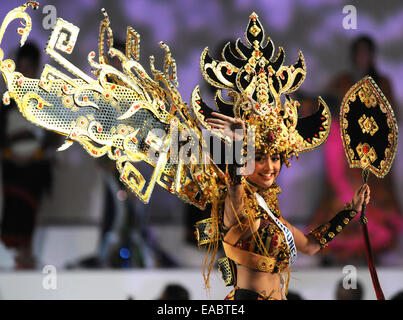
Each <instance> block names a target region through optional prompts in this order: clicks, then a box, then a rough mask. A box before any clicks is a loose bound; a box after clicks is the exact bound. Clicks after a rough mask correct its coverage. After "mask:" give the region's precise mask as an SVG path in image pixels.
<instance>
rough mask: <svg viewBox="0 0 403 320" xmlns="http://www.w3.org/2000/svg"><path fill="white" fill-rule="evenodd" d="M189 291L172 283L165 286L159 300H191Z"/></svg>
mask: <svg viewBox="0 0 403 320" xmlns="http://www.w3.org/2000/svg"><path fill="white" fill-rule="evenodd" d="M189 299H190V296H189V291H188V290H187V289H186V288H185V287H184V286H182V285H180V284H176V283H171V284H168V285H166V286H165V288H164V289H163V291H162V293H161V296H160V297H159V298H158V300H189Z"/></svg>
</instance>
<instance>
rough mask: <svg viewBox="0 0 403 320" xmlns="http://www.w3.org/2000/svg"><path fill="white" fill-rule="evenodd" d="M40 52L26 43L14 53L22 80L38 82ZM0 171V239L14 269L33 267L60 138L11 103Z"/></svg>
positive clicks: (5, 112)
mask: <svg viewBox="0 0 403 320" xmlns="http://www.w3.org/2000/svg"><path fill="white" fill-rule="evenodd" d="M40 59H41V56H40V51H39V49H38V47H37V46H36V45H35V44H34V43H30V42H27V43H26V44H25V45H24V46H23V47H21V48H19V49H18V52H17V57H16V70H17V71H18V72H21V73H22V74H23V75H24V76H25V77H28V78H38V68H39V65H40ZM0 117H1V120H0V121H1V139H0V141H1V171H2V187H3V191H2V197H3V207H2V220H1V229H0V238H1V241H2V242H3V244H4V245H5V247H6V248H8V249H15V252H16V254H15V268H16V269H32V268H35V266H36V260H35V257H34V255H33V249H32V239H33V233H34V230H35V225H36V220H37V216H38V212H39V210H40V206H41V201H42V198H43V195H44V193H45V192H49V191H50V190H51V187H52V163H53V154H52V150H53V151H55V149H56V145H57V144H58V143H59V141H60V138H59V137H60V136H58V135H56V134H53V133H52V132H45V131H44V130H42V129H41V128H39V127H35V126H34V125H32V124H30V123H29V122H27V121H26V119H24V118H23V117H22V115H21V114H20V113H19V111H18V108H17V107H16V106H15V103H14V101H12V102H11V105H10V106H2V108H1V110H0Z"/></svg>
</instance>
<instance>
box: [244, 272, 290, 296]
mask: <svg viewBox="0 0 403 320" xmlns="http://www.w3.org/2000/svg"><path fill="white" fill-rule="evenodd" d="M237 286H238V287H239V288H241V289H248V290H252V291H255V292H257V293H259V294H261V295H263V296H265V297H269V298H271V299H278V300H282V290H281V279H280V274H279V273H269V272H261V271H257V270H252V269H250V268H248V267H245V266H243V265H240V264H238V265H237Z"/></svg>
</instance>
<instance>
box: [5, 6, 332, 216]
mask: <svg viewBox="0 0 403 320" xmlns="http://www.w3.org/2000/svg"><path fill="white" fill-rule="evenodd" d="M28 7H32V8H34V9H36V8H37V7H38V3H37V2H34V1H30V2H27V3H26V4H25V5H22V6H20V7H18V8H16V9H14V10H12V11H10V12H9V13H8V14H7V15H6V17H5V18H4V20H3V22H2V25H1V28H0V47H1V45H2V42H1V40H2V38H3V35H4V32H5V30H6V29H7V27H8V25H9V24H10V23H11V22H12V21H13V20H15V19H22V20H23V21H24V22H25V24H24V25H23V28H19V29H18V30H17V32H18V34H19V35H20V36H21V41H20V43H21V46H22V45H23V44H24V42H25V40H26V39H27V37H28V35H29V32H30V30H31V19H30V17H29V15H28V14H27V13H26V9H27V8H28ZM103 14H104V19H103V20H102V22H101V26H100V34H99V48H98V49H99V50H98V61H96V59H95V58H96V53H95V52H94V51H92V52H90V53H89V54H88V62H89V64H90V66H91V68H92V73H93V75H88V74H86V73H84V72H83V71H82V70H80V69H79V68H78V67H76V66H75V65H73V64H72V63H71V62H70V61H68V60H67V59H66V58H65V56H64V54H71V53H72V51H73V49H74V46H75V43H76V40H77V36H78V33H79V28H78V27H76V26H74V25H73V24H71V23H69V22H67V21H65V20H63V19H61V18H58V19H57V22H56V25H55V27H54V29H53V31H52V33H51V35H50V38H49V41H48V43H47V46H46V48H45V52H46V53H47V54H48V55H49V56H50V57H51V58H53V59H54V60H55V61H56V62H58V63H59V64H60V65H61V66H62V67H63V68H64V69H66V71H68V72H69V73H71V74H72V75H74V76H75V78H72V77H71V76H69V75H67V74H66V73H64V72H62V71H60V70H58V69H56V68H54V67H52V66H50V65H45V67H44V69H43V71H42V73H41V76H40V78H39V79H30V78H26V77H24V75H23V74H21V73H19V72H16V71H15V64H14V62H13V61H12V60H10V59H4V54H3V51H2V50H1V48H0V62H1V72H2V74H3V76H4V79H5V81H6V84H7V88H8V91H7V92H5V93H4V95H3V102H4V103H5V104H9V103H10V99H11V98H12V99H14V100H15V102H16V104H17V105H18V108H19V110H20V111H21V113H22V114H23V115H24V116H25V117H26V118H27V119H28V120H29V121H31V122H33V123H34V124H36V125H38V126H41V127H43V128H45V129H48V130H52V131H55V132H57V133H60V134H62V135H64V136H66V142H65V143H64V145H63V146H62V147H61V148H59V150H65V149H67V148H68V147H69V146H70V145H71V144H72V143H73V142H78V143H79V144H80V145H82V146H83V148H84V149H85V150H86V151H87V152H88V153H89V154H90V155H91V156H93V157H101V156H104V155H107V156H108V157H109V158H110V159H111V160H114V161H116V167H117V169H118V171H119V173H120V178H121V180H122V182H123V183H124V184H125V185H126V186H127V187H128V188H129V189H130V190H132V191H133V192H134V193H135V194H136V195H137V196H138V197H139V198H140V199H141V200H142V201H143V202H145V203H147V202H148V201H149V199H150V196H151V193H152V190H153V188H154V186H155V184H159V185H160V186H162V187H163V188H165V189H166V190H168V191H170V192H171V193H174V194H176V195H178V197H180V198H181V199H183V200H185V201H187V202H189V203H191V204H193V205H195V206H197V207H199V208H201V209H204V208H205V205H206V203H207V202H211V201H212V199H218V198H220V197H222V194H223V192H224V189H225V177H224V173H223V172H222V171H221V170H220V169H219V168H218V166H217V165H216V164H215V163H214V162H213V161H212V160H211V156H210V155H209V154H207V155H206V153H205V152H204V150H205V147H206V145H207V142H206V140H205V138H204V137H203V134H202V128H206V129H208V130H211V129H212V128H211V127H210V126H209V125H208V124H207V122H206V121H205V118H206V117H208V116H209V114H210V113H211V111H212V110H211V109H210V108H208V107H207V106H206V104H205V103H204V102H203V100H202V99H201V97H200V93H199V89H198V87H196V88H195V90H194V91H193V93H192V99H191V100H192V101H191V106H190V107H189V106H188V105H187V104H186V103H185V102H184V101H183V100H182V97H181V95H180V93H179V92H178V90H177V87H178V82H177V75H176V64H175V60H174V59H173V58H172V56H171V51H170V49H169V48H168V46H167V45H166V44H164V43H163V42H161V43H160V46H161V48H163V50H164V51H165V59H164V68H163V71H160V70H157V69H156V68H155V66H154V58H153V57H150V69H151V75H149V74H148V73H147V72H146V71H145V69H144V68H143V66H142V65H141V64H140V63H139V52H140V36H139V34H138V33H137V32H136V31H135V30H134V29H133V28H131V27H128V28H127V38H126V49H125V52H121V51H120V50H118V49H116V48H114V46H113V34H112V30H111V29H110V27H109V18H108V16H107V14H106V12H105V11H104V10H103ZM245 39H246V41H247V43H246V44H243V43H242V42H241V41H240V40H239V39H238V40H237V41H236V44H235V46H233V45H232V44H231V43H229V44H227V45H226V46H225V47H224V50H223V51H222V56H223V59H224V60H223V61H216V60H214V59H212V58H210V56H209V55H208V50H207V48H206V49H205V50H204V51H203V53H202V55H201V71H202V74H203V76H204V78H205V79H206V80H207V81H208V82H209V83H210V84H211V85H212V86H214V87H216V88H217V94H216V98H215V101H216V103H217V107H218V108H219V110H220V111H221V112H223V113H226V114H231V115H233V116H235V117H240V118H242V119H244V120H245V121H246V123H247V125H248V127H250V128H252V127H253V128H255V129H256V136H257V140H256V141H257V142H256V143H257V147H259V148H260V147H262V146H263V145H266V143H267V142H269V143H270V146H271V148H272V149H273V146H275V149H276V150H277V151H278V152H282V153H284V154H285V155H286V157H287V158H288V157H289V156H291V155H294V154H297V153H298V152H304V151H307V150H311V149H313V148H315V147H316V146H318V145H320V144H321V143H322V142H323V141H324V140H325V139H326V137H327V135H328V133H329V130H330V113H329V110H328V108H327V107H326V105H325V103H324V102H323V100H322V99H319V110H318V111H317V112H316V113H315V114H313V115H311V116H309V117H307V118H303V119H298V115H297V114H298V106H299V104H298V102H296V101H294V100H293V99H292V98H291V97H290V96H288V94H289V93H291V92H293V91H295V90H296V89H297V88H298V87H299V86H300V84H301V83H302V81H303V80H304V78H305V72H306V70H305V63H304V59H303V56H302V53H300V54H299V59H298V61H297V63H295V64H294V65H291V66H284V65H283V62H284V58H285V56H284V51H283V49H282V48H281V47H280V49H279V54H278V56H277V57H276V58H275V59H273V57H272V56H273V51H274V45H273V42H272V41H271V40H270V39H269V40H268V41H267V43H266V44H265V43H264V41H265V39H264V31H263V27H262V26H261V24H260V22H259V20H258V19H257V15H256V14H254V13H253V14H252V15H251V16H250V21H249V25H248V27H247V29H246V33H245ZM108 57H117V58H118V59H119V60H120V62H121V65H122V68H121V70H118V69H116V68H115V67H113V66H112V65H110V64H108ZM94 76H95V77H94ZM223 90H228V91H229V95H230V96H232V98H233V101H232V102H228V101H225V100H224V99H223V98H222V91H223ZM281 95H284V96H285V100H284V102H282V100H281ZM211 131H214V130H211ZM268 133H270V134H268ZM214 134H217V135H218V136H220V137H221V138H222V139H226V137H225V136H224V135H222V134H221V133H220V132H218V133H217V132H215V133H214ZM183 137H184V138H183ZM268 137H269V138H270V139H271V140H270V141H267V138H268ZM200 155H205V157H204V158H203V159H201V157H200ZM200 160H203V161H200ZM139 162H146V163H148V164H149V165H151V166H152V167H153V168H154V170H153V172H152V174H151V176H150V177H149V178H146V177H145V176H144V175H143V174H142V173H141V172H140V170H139V169H138V167H137V164H138V163H139Z"/></svg>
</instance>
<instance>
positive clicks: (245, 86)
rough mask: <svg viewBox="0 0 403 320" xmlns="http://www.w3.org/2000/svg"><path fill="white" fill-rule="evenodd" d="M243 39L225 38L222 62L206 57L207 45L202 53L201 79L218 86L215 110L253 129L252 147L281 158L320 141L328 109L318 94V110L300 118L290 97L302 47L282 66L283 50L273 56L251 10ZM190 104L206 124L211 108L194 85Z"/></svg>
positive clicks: (301, 67) (300, 69)
mask: <svg viewBox="0 0 403 320" xmlns="http://www.w3.org/2000/svg"><path fill="white" fill-rule="evenodd" d="M245 40H246V43H245V44H244V43H242V42H241V41H240V39H237V41H236V42H235V43H231V42H228V43H227V44H226V45H225V46H224V48H223V50H222V58H223V61H217V60H214V59H213V58H211V57H210V56H209V54H208V48H206V49H205V50H204V51H203V53H202V55H201V61H200V67H201V72H202V74H203V76H204V78H205V79H206V81H207V82H208V83H209V84H210V85H211V86H213V87H215V88H217V91H216V95H215V103H216V106H217V108H218V110H219V111H220V112H222V113H224V114H226V115H230V116H233V117H237V118H241V119H243V120H244V121H245V122H246V125H247V127H248V128H251V129H254V130H255V143H256V148H257V149H260V150H262V151H264V152H270V153H282V154H283V155H284V158H285V160H286V159H288V158H289V157H291V156H293V155H295V156H298V153H300V152H305V151H309V150H312V149H314V148H316V147H317V146H319V145H320V144H322V143H323V142H324V141H325V140H326V138H327V136H328V135H329V132H330V112H329V109H328V107H327V106H326V104H325V102H324V101H323V100H322V98H320V97H319V110H318V111H317V112H316V113H315V114H313V115H311V116H309V117H306V118H302V119H299V118H298V108H299V106H300V104H299V102H298V101H295V100H293V99H292V98H291V97H290V96H289V94H290V93H292V92H294V91H296V90H297V89H298V88H299V86H300V85H301V84H302V82H303V81H304V79H305V75H306V67H305V60H304V56H303V55H302V52H299V57H298V61H297V62H296V63H295V64H293V65H290V66H287V65H283V63H284V60H285V53H284V50H283V48H282V47H279V52H278V55H277V57H275V58H274V57H273V56H274V51H275V48H274V44H273V41H272V40H271V39H270V38H268V40H267V41H266V39H265V34H264V29H263V27H262V25H261V23H260V21H259V19H258V16H257V15H256V14H255V13H252V14H251V15H250V20H249V24H248V26H247V27H246V31H245ZM223 91H227V92H228V96H230V97H231V98H232V99H231V101H226V100H225V99H224V98H223ZM282 96H283V97H284V99H283V101H282ZM192 106H193V108H194V109H195V110H201V112H202V114H201V115H199V116H198V119H199V121H200V122H201V123H202V125H203V126H204V127H206V128H209V129H210V127H209V125H208V124H207V123H206V122H204V121H203V120H204V119H205V118H206V117H207V116H209V114H210V112H211V111H210V110H209V109H208V108H207V106H206V105H205V103H204V102H203V101H202V100H201V98H200V94H199V91H198V88H196V89H195V91H194V92H193V96H192ZM198 106H200V107H198Z"/></svg>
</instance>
